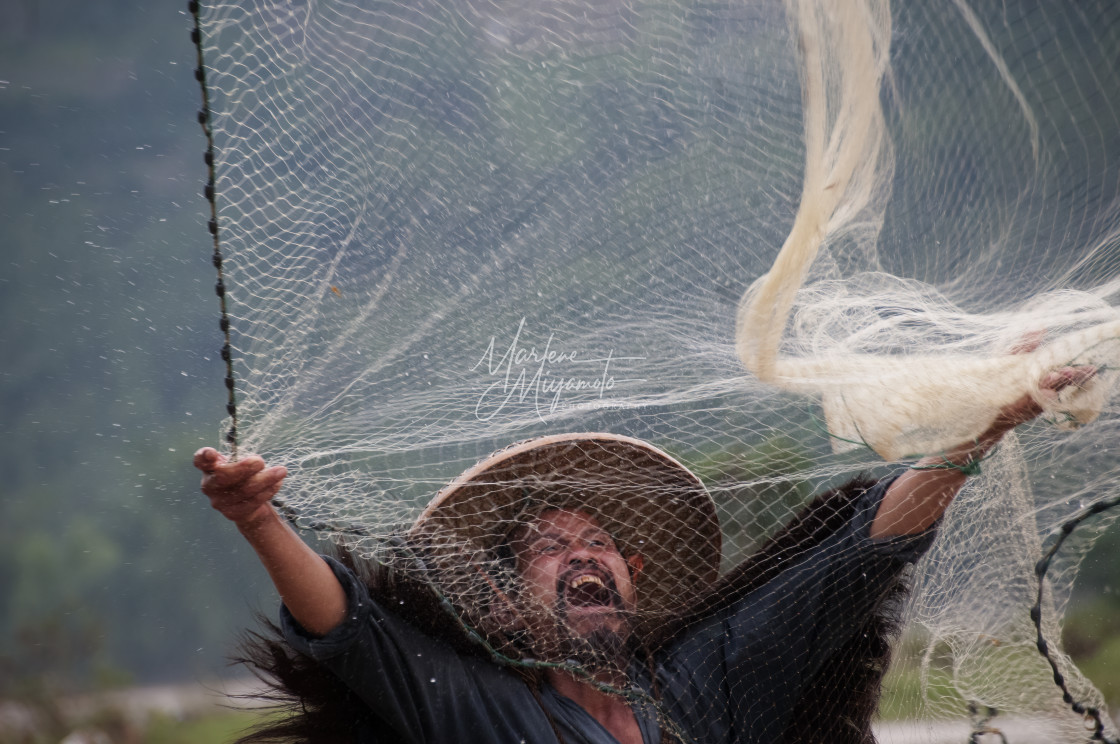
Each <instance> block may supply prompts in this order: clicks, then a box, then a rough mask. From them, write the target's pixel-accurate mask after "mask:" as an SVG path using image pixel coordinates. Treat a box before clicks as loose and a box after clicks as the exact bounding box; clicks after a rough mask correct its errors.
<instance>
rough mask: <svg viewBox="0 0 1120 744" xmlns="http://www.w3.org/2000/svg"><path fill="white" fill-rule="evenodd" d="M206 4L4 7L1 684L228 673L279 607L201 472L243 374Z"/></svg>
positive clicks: (1, 689)
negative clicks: (206, 124)
mask: <svg viewBox="0 0 1120 744" xmlns="http://www.w3.org/2000/svg"><path fill="white" fill-rule="evenodd" d="M186 10H187V4H186V1H185V0H184V2H182V3H178V2H174V3H169V2H161V3H141V2H137V1H136V0H102V1H101V2H97V3H88V2H74V1H71V2H62V3H41V2H38V0H5V2H4V3H3V13H2V17H3V20H2V21H0V223H2V225H3V227H2V233H0V234H2V236H3V237H2V241H3V261H4V267H3V269H2V270H0V301H2V303H3V324H2V331H0V348H2V349H3V361H2V362H0V370H3V378H2V380H3V386H2V387H0V400H2V405H3V412H2V413H0V421H2V422H3V429H4V431H3V439H4V442H5V443H6V444H5V446H4V447H3V449H2V450H0V472H3V479H2V485H0V493H2V498H0V695H2V696H13V695H20V694H26V693H27V692H28V691H29V690H31V689H34V688H36V687H40V688H41V687H44V686H46V687H49V688H50V689H52V690H58V691H62V692H68V691H74V690H81V689H87V688H90V687H96V686H106V685H115V684H122V683H129V682H135V683H141V682H143V683H155V682H168V681H176V682H178V681H184V680H196V679H199V680H201V679H209V678H211V677H213V676H215V675H219V674H223V673H225V672H226V662H225V657H226V655H227V654H228V652H229V651H230V649H231V645H232V643H233V642H234V640H235V635H236V631H237V629H238V628H240V627H243V626H245V625H247V624H248V623H249V616H250V613H251V611H252V610H253V609H266V610H269V611H271V610H272V609H273V604H274V599H273V598H272V596H271V595H270V593H269V592H270V590H269V587H268V584H267V580H266V578H265V577H264V575H263V572H261V571H259V570H258V569H257V567H256V565H255V562H254V560H252V558H251V554H250V553H248V552H247V550H246V549H245V548H244V547H243V546H242V544H241V543H240V539H239V538H238V536H237V535H236V533H235V531H234V530H231V529H229V527H228V525H227V524H224V523H223V520H222V519H221V518H220V517H219V516H218V515H217V514H215V513H212V512H211V510H210V509H209V508H208V507H207V505H206V501H205V499H204V498H203V497H202V496H201V494H199V493H198V490H197V483H198V479H197V475H196V473H195V472H194V470H193V468H191V466H190V458H191V454H192V452H193V451H194V450H195V449H196V448H197V447H199V446H201V445H203V444H212V443H216V442H217V441H218V440H219V430H218V426H219V422H220V420H221V418H222V417H223V415H224V387H223V385H222V375H223V370H222V367H221V364H220V362H219V359H218V354H217V351H218V349H219V347H220V343H221V338H220V335H219V331H218V321H217V313H218V302H217V298H216V297H215V295H214V291H213V284H214V269H213V267H212V266H211V265H210V262H209V253H210V250H211V248H210V246H209V244H208V242H209V235H208V234H207V232H206V227H205V224H206V218H207V214H206V204H205V202H204V201H203V199H202V197H201V195H200V192H201V187H202V185H203V179H204V178H205V170H204V164H203V161H202V153H203V149H204V147H205V140H204V138H203V135H202V132H201V129H200V128H199V126H198V124H197V122H196V119H195V116H196V112H197V110H198V107H199V101H200V93H199V90H198V85H197V83H195V81H194V77H193V70H194V67H195V64H194V47H193V45H192V44H191V43H190V38H189V33H190V28H191V19H190V17H189V16H188V15H187V13H186Z"/></svg>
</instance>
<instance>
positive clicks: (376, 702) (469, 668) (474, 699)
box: [280, 558, 554, 743]
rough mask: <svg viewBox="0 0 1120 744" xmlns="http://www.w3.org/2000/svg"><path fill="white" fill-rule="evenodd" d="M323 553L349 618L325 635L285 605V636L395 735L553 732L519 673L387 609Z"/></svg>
mask: <svg viewBox="0 0 1120 744" xmlns="http://www.w3.org/2000/svg"><path fill="white" fill-rule="evenodd" d="M324 560H326V561H327V563H328V564H329V565H330V566H331V568H332V569H333V570H334V573H335V576H337V577H338V580H339V581H340V582H341V583H342V587H343V589H344V591H345V592H346V602H347V609H346V617H345V619H344V620H343V622H342V623H341V624H340V625H338V626H337V627H336V628H334V629H333V630H331V631H330V632H329V633H327V634H326V635H325V636H323V637H321V638H320V637H315V636H312V635H310V634H309V633H307V632H306V631H305V630H304V629H303V628H302V627H300V625H299V623H298V622H296V620H295V618H293V617H292V615H291V613H290V612H289V611H288V609H287V608H286V607H281V611H280V625H281V628H282V630H283V633H284V637H285V639H286V640H287V641H288V643H289V644H291V645H292V647H293V648H295V649H296V650H297V651H299V652H301V653H303V654H306V655H307V656H310V657H311V658H313V659H315V660H316V661H319V662H320V663H322V664H323V665H324V666H326V667H327V668H329V669H330V670H331V671H333V672H334V673H335V674H336V675H337V676H338V677H339V678H340V679H341V680H342V681H343V682H345V683H346V684H347V685H348V686H349V687H350V689H352V690H353V691H354V692H355V693H356V694H357V695H358V696H359V697H360V698H361V699H362V700H364V701H365V702H366V704H367V705H369V706H370V708H371V709H372V711H373V712H374V713H375V714H376V715H377V716H378V717H379V718H380V719H381V720H382V721H383V722H384V723H385V724H386V725H387V726H389V727H391V728H392V729H393V731H394V733H395V734H396V736H395V737H394V741H400V742H417V743H418V742H455V741H463V740H464V739H462V738H460V737H462V736H464V733H463V732H471V731H474V732H477V733H478V736H479V739H478V740H480V741H511V742H517V741H521V740H522V739H526V740H528V741H549V740H550V739H552V738H554V737H552V735H551V727H550V726H549V724H548V720H547V718H545V716H544V713H543V712H542V711H541V709H540V706H538V705H536V704H534V701H533V698H532V695H531V693H530V692H529V691H528V689H527V688H526V687H525V685H524V684H522V683H521V682H520V681H519V680H518V679H517V678H516V677H515V676H514V675H512V674H509V673H508V672H507V671H506V670H503V669H501V668H499V667H498V666H496V665H495V664H493V663H490V662H489V661H487V660H485V659H481V658H477V657H474V656H463V655H460V654H458V653H456V652H455V651H454V650H453V649H452V648H451V647H450V646H449V645H447V644H446V643H443V642H441V641H438V640H436V639H434V638H432V637H430V636H428V635H426V634H424V633H423V632H421V631H420V630H418V629H416V628H415V627H413V626H412V625H411V624H410V623H408V622H407V621H406V620H404V619H403V618H402V617H400V616H398V615H396V614H394V613H391V612H387V611H385V609H384V608H383V607H381V605H380V604H379V603H378V602H377V601H376V600H373V599H371V597H370V595H369V591H368V589H367V588H366V587H365V585H364V584H363V583H362V582H361V581H359V580H358V579H357V577H355V576H354V574H353V573H351V572H350V571H349V570H347V569H346V568H345V567H343V566H342V565H341V564H339V563H338V562H336V561H334V560H332V559H330V558H324ZM542 734H547V735H542Z"/></svg>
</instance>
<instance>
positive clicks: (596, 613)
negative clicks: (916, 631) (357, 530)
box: [194, 368, 1095, 744]
mask: <svg viewBox="0 0 1120 744" xmlns="http://www.w3.org/2000/svg"><path fill="white" fill-rule="evenodd" d="M1093 374H1095V370H1093V369H1091V368H1066V369H1062V370H1059V371H1057V372H1053V373H1051V374H1049V375H1048V376H1047V377H1045V378H1044V379H1043V380H1042V382H1041V387H1042V388H1044V389H1048V390H1060V389H1062V388H1064V387H1066V386H1068V385H1071V384H1081V383H1083V382H1084V381H1085V380H1086V379H1088V378H1089V377H1091V376H1092V375H1093ZM1039 412H1040V408H1039V407H1038V405H1037V404H1036V403H1035V402H1034V400H1033V399H1032V398H1031V397H1030V396H1024V397H1023V398H1022V399H1021V400H1019V401H1018V402H1016V403H1015V404H1012V405H1010V406H1008V407H1006V408H1004V409H1003V410H1002V411H1001V412H1000V415H999V416H998V417H997V418H996V420H995V421H994V422H993V423H992V424H991V426H990V427H989V428H988V430H987V431H985V432H984V433H983V434H982V435H981V436H980V437H979V438H978V439H977V440H976V441H972V442H968V443H966V444H963V445H961V446H959V447H957V448H955V449H953V450H951V451H949V452H946V453H943V454H942V455H939V456H937V457H931V458H927V459H924V460H922V461H919V463H917V464H916V465H915V466H913V467H911V468H910V469H908V470H906V471H905V472H903V473H902V474H900V475H898V476H897V477H892V478H887V479H884V480H881V481H879V482H877V483H875V482H853V483H852V484H849V485H848V486H845V487H842V488H840V489H837V490H836V491H834V492H830V493H829V494H827V495H826V496H824V497H820V498H818V499H817V500H816V501H815V502H814V504H813V505H811V506H810V507H809V508H808V510H807V511H806V512H805V513H803V514H802V515H801V517H800V518H799V519H798V520H795V523H794V524H792V525H790V526H787V528H786V529H785V531H783V532H782V533H781V534H779V535H778V536H777V537H775V538H773V539H772V540H771V541H770V543H769V545H768V546H767V547H765V548H764V549H763V550H762V551H761V552H760V553H759V554H758V555H756V556H755V557H754V558H752V559H748V561H746V562H745V563H744V564H743V565H742V566H740V567H738V568H737V569H735V570H733V571H732V572H730V573H729V574H728V575H727V576H725V577H723V578H722V579H717V573H718V568H719V562H720V528H719V524H718V520H717V518H716V513H715V507H714V504H713V502H712V499H711V497H710V496H709V495H708V493H707V491H706V490H705V489H704V486H703V485H702V484H701V483H700V481H699V480H698V479H697V478H696V477H695V476H694V475H693V474H692V473H690V472H689V471H688V470H687V469H686V468H685V467H684V466H683V465H682V464H680V463H679V462H678V461H676V460H675V459H673V458H672V457H671V456H670V455H668V454H666V453H665V452H662V451H661V450H658V449H657V448H655V447H653V446H652V445H650V444H648V443H646V442H643V441H640V440H637V439H632V438H629V437H623V436H619V435H613V434H601V433H599V434H566V435H554V436H547V437H541V438H538V439H534V440H530V441H528V442H523V443H521V444H518V445H514V446H512V447H510V448H507V449H506V450H503V451H501V452H499V453H497V454H495V455H493V456H491V457H490V458H487V459H486V460H483V461H482V462H480V463H478V464H477V465H475V466H474V467H472V468H471V469H469V470H468V471H466V472H465V473H464V474H463V475H461V476H460V477H459V478H457V479H456V480H455V481H454V482H452V483H451V484H450V485H449V486H448V487H447V488H445V489H443V490H442V491H441V492H440V493H439V494H438V495H437V496H436V498H435V499H434V500H433V501H432V502H431V504H430V505H429V506H428V508H427V509H426V510H425V511H424V512H423V514H422V515H421V516H420V518H419V519H418V520H417V522H416V523H415V524H414V525H413V526H412V528H411V529H410V530H409V531H408V532H407V534H406V535H404V536H403V538H402V539H401V540H399V541H398V543H399V544H403V545H405V546H407V547H406V549H405V550H406V555H407V557H408V560H409V561H411V564H410V565H419V566H421V567H422V568H421V569H415V571H419V572H420V573H422V574H424V576H425V578H426V580H430V581H431V582H432V583H433V584H434V585H435V586H437V587H443V590H444V591H445V592H446V593H445V594H443V595H441V596H440V597H438V598H437V599H438V600H439V601H438V602H435V603H429V606H428V608H427V609H426V610H423V611H418V610H416V609H415V606H414V607H413V608H412V612H411V613H410V611H409V607H407V606H406V605H408V604H413V605H414V604H415V603H408V602H405V600H404V599H401V600H400V601H396V600H395V598H396V597H397V596H402V597H403V596H404V594H399V595H398V594H394V593H393V590H392V589H391V586H398V588H399V584H393V583H392V582H385V581H384V580H383V579H382V580H378V581H370V580H363V579H360V578H358V575H357V573H356V572H355V571H354V570H351V568H348V567H347V566H344V565H343V563H341V562H339V561H338V560H335V559H333V558H329V557H324V556H320V555H319V554H317V553H316V552H315V551H313V550H312V549H311V548H310V547H309V546H308V545H307V544H306V543H304V542H303V541H302V540H301V539H300V538H299V536H298V535H297V534H296V533H295V532H294V531H293V530H292V529H291V528H290V527H289V526H288V525H287V523H286V522H285V520H284V519H283V518H282V517H281V516H280V515H279V514H278V513H277V511H276V510H275V509H274V508H273V506H272V505H271V504H270V500H271V499H272V497H274V496H275V495H276V494H277V493H278V492H279V491H280V488H281V484H282V482H283V480H284V478H285V476H286V474H287V473H286V470H285V469H284V468H283V467H280V466H273V467H266V465H265V462H264V461H263V460H262V459H261V458H260V457H257V456H247V457H243V458H242V459H240V460H238V461H236V462H233V461H230V460H227V459H226V458H225V457H224V456H223V455H221V454H219V453H218V452H217V451H215V450H214V449H211V448H204V449H201V450H199V451H198V452H197V453H196V454H195V457H194V464H195V466H196V467H197V468H198V469H199V470H201V471H202V472H203V473H204V476H203V479H202V491H203V492H204V493H205V494H206V495H207V496H209V498H210V500H211V503H212V505H213V507H214V508H215V509H217V510H218V511H219V512H221V513H222V514H223V515H224V516H225V517H227V518H228V519H230V520H231V521H233V522H234V524H235V525H236V526H237V528H238V529H239V530H240V532H241V534H242V535H243V536H244V537H245V538H246V540H247V541H248V542H249V544H250V545H251V546H252V547H253V549H254V550H255V551H256V553H257V555H258V556H259V558H260V560H261V562H262V563H263V564H264V566H265V568H266V569H267V571H268V573H269V575H270V577H271V578H272V581H273V582H274V584H275V586H276V588H277V590H278V591H279V594H280V597H281V600H282V602H283V606H282V608H281V629H282V633H283V637H284V639H285V641H286V643H287V644H289V645H290V647H291V648H292V649H294V650H295V652H296V653H295V654H291V655H288V656H284V657H283V658H284V659H285V660H286V661H284V663H279V662H276V659H277V658H279V657H277V654H281V652H280V651H278V650H277V649H278V648H279V645H278V644H276V643H273V644H272V646H270V649H271V651H270V654H271V656H270V655H268V654H264V656H266V657H267V658H266V660H265V662H264V666H268V667H270V668H271V671H272V672H273V674H274V675H276V676H279V677H281V678H283V677H284V674H285V671H284V669H286V668H288V667H290V666H291V665H292V664H295V665H296V666H298V665H299V664H307V663H311V664H312V665H313V666H316V667H318V668H321V669H326V670H329V672H330V674H331V675H333V679H334V680H335V681H336V682H337V683H341V685H342V686H343V688H344V690H345V691H348V693H349V697H350V698H352V699H353V701H354V705H356V706H357V707H358V708H359V709H361V712H360V714H355V715H354V716H352V717H351V718H350V720H348V721H347V722H345V723H343V724H341V729H339V728H337V727H338V725H340V722H339V721H338V720H334V721H331V722H330V724H331V725H334V726H336V728H335V729H332V730H335V731H337V730H345V731H346V733H347V736H348V737H349V738H350V739H351V740H352V741H357V742H374V741H376V742H380V741H399V742H503V743H504V742H510V743H511V744H517V743H518V742H532V743H533V744H537V743H538V742H563V743H564V744H658V743H664V744H669V742H682V743H683V742H697V743H709V742H710V743H712V744H716V743H719V744H722V743H724V742H732V741H734V742H767V744H769V743H771V742H783V741H785V742H795V741H805V742H810V741H812V742H822V741H828V742H870V741H873V738H872V737H871V733H870V720H871V715H872V714H873V712H874V706H875V701H876V698H877V695H878V689H879V683H880V681H881V677H882V674H883V673H884V671H885V666H886V663H887V661H888V657H889V644H888V640H889V638H888V636H889V635H890V632H891V629H892V627H893V626H894V624H895V623H896V622H897V616H896V614H897V598H898V596H899V594H900V587H902V586H903V583H904V582H903V579H904V576H905V570H906V567H907V566H908V565H910V564H912V563H913V562H914V561H915V560H917V559H918V558H919V557H920V556H921V555H922V553H923V552H924V551H925V550H926V549H927V548H928V547H929V545H930V544H931V542H932V540H933V536H934V534H933V533H934V530H935V526H936V524H937V522H938V520H939V519H940V517H941V515H942V514H943V512H944V511H945V509H946V507H947V506H948V505H949V503H950V502H951V501H952V499H953V497H954V496H955V495H956V494H957V492H958V491H959V490H960V488H961V487H962V486H963V484H964V483H965V481H966V479H967V477H968V474H969V473H972V472H975V470H976V465H977V463H978V462H979V461H980V460H981V459H982V458H983V457H984V456H985V455H986V453H988V452H989V451H990V450H991V448H992V447H994V446H995V445H996V444H997V443H998V442H999V441H1000V439H1001V438H1002V437H1003V436H1004V435H1005V434H1006V433H1007V432H1008V431H1010V430H1012V429H1013V428H1015V427H1016V426H1018V425H1020V424H1022V423H1024V422H1026V421H1029V420H1031V419H1032V418H1034V417H1035V416H1037V415H1038V413H1039ZM406 562H407V561H406ZM420 593H421V594H423V592H420ZM448 605H452V606H454V608H455V610H456V613H457V615H458V617H459V618H460V619H461V620H463V625H464V626H466V627H469V628H472V629H473V635H472V634H471V633H469V632H466V633H462V632H461V633H459V636H460V637H459V638H458V639H454V638H450V637H449V636H453V635H455V631H454V629H453V630H452V631H451V632H448V631H447V630H446V624H445V629H444V630H443V631H440V630H438V629H436V626H438V625H439V622H435V623H432V622H429V621H430V620H432V618H431V617H428V616H425V614H424V613H425V612H427V613H428V615H432V614H437V615H438V614H442V615H444V616H445V617H444V619H446V616H447V615H449V613H448V612H447V610H446V608H447V606H448ZM460 630H462V629H461V628H460ZM464 635H466V636H470V638H467V642H466V643H464ZM484 646H485V648H483V647H484ZM480 648H483V651H482V652H481V653H480V652H479V649H480ZM472 649H473V652H472ZM281 655H282V654H281ZM260 658H261V656H260V655H258V657H257V659H258V663H261V662H260ZM278 669H279V671H278ZM319 679H320V682H319V683H316V684H318V685H319V687H322V686H323V685H325V684H329V683H328V682H323V681H322V679H323V678H319ZM280 683H281V684H283V683H284V680H283V679H281V680H280ZM298 687H299V685H298V684H292V685H289V688H297V689H295V690H294V694H296V695H297V696H301V697H303V698H304V700H303V703H304V704H303V706H302V708H301V709H302V710H305V711H306V710H311V711H312V713H314V711H315V710H316V708H315V705H309V704H308V702H307V699H308V698H309V697H310V698H314V697H315V696H316V694H319V697H320V698H325V702H324V703H323V705H326V706H327V708H330V706H331V705H335V704H336V702H335V701H334V700H333V698H332V695H325V694H322V692H323V691H322V690H318V691H317V690H315V689H312V690H310V691H308V690H307V687H308V686H307V685H304V689H303V690H302V691H301V690H300V689H298ZM311 687H312V688H314V687H315V686H314V685H311ZM334 710H336V711H337V705H336V707H335V708H334ZM333 717H334V719H338V718H340V717H341V716H340V715H339V714H338V713H337V712H336V713H335V714H333ZM279 728H280V729H283V726H281V727H279ZM293 730H294V729H293ZM300 730H301V731H303V732H304V735H305V738H306V739H307V740H316V738H317V735H319V736H322V735H323V730H322V729H317V727H315V726H305V727H304V728H303V729H300ZM334 735H335V734H332V736H334ZM320 740H326V739H322V738H321V739H320Z"/></svg>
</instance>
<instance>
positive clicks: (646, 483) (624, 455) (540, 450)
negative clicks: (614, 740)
mask: <svg viewBox="0 0 1120 744" xmlns="http://www.w3.org/2000/svg"><path fill="white" fill-rule="evenodd" d="M549 506H554V507H563V508H566V509H579V510H583V511H586V512H587V513H589V514H590V515H592V516H593V517H594V518H595V519H596V520H597V521H598V523H599V525H600V526H601V527H603V528H604V529H606V530H607V531H608V532H610V533H611V535H612V536H613V537H614V539H615V541H616V543H617V545H618V548H619V551H620V552H621V553H622V554H623V555H631V554H633V553H641V554H642V556H643V558H644V563H645V565H644V567H643V568H642V571H641V572H640V573H639V574H638V577H637V579H636V589H637V596H638V613H639V616H640V617H642V618H644V619H646V620H649V619H651V618H654V617H662V616H664V615H666V614H669V613H676V612H679V611H681V610H683V609H685V608H686V607H687V606H688V603H689V602H690V601H692V600H693V599H694V598H695V597H696V596H697V595H698V594H699V593H700V592H701V591H703V590H704V589H705V588H706V587H708V586H709V585H710V584H711V583H712V582H713V581H714V580H715V578H716V575H717V573H718V570H719V561H720V539H721V538H720V529H719V520H718V519H717V517H716V512H715V504H714V502H713V501H712V498H711V496H710V495H709V494H708V492H707V490H706V489H705V488H704V485H703V484H702V483H701V482H700V480H699V479H698V478H697V477H696V476H695V475H693V474H692V473H691V472H690V471H689V470H688V469H687V468H686V467H685V466H684V465H682V464H681V463H680V462H678V461H677V460H675V459H674V458H673V457H671V456H670V455H668V454H667V453H665V452H663V451H661V450H659V449H657V448H656V447H654V446H653V445H651V444H649V443H647V442H643V441H641V440H639V439H633V438H631V437H624V436H619V435H617V434H603V433H592V434H558V435H551V436H545V437H539V438H537V439H531V440H528V441H525V442H520V443H518V444H514V445H512V446H510V447H507V448H506V449H503V450H501V451H499V452H497V453H495V454H493V455H491V456H490V457H488V458H486V459H485V460H483V461H481V462H479V463H478V464H476V465H475V466H473V467H471V468H470V469H468V470H467V471H466V472H465V473H463V474H462V475H460V476H459V477H458V478H456V479H455V480H454V481H453V482H452V483H450V484H449V485H448V486H447V487H445V488H444V489H442V490H441V491H440V492H439V494H437V495H436V497H435V498H434V499H433V500H432V501H431V503H430V504H428V506H427V508H426V509H425V510H424V512H423V513H422V514H421V515H420V518H419V519H418V520H417V521H416V524H415V525H414V526H413V528H412V534H413V536H414V537H416V538H419V539H420V540H422V541H423V543H424V544H426V545H427V547H428V549H429V550H430V551H431V553H430V555H431V556H432V557H433V558H435V559H436V562H437V563H438V564H441V565H442V566H445V567H446V566H448V565H449V564H454V563H457V564H458V565H459V566H464V565H469V564H471V563H472V562H474V561H478V560H480V559H483V558H482V557H483V556H485V555H492V554H493V553H492V551H493V549H494V548H495V547H497V546H498V545H499V544H501V543H502V542H504V541H505V540H506V539H507V537H508V535H509V532H510V531H511V530H512V529H513V527H514V526H516V525H517V524H519V523H520V522H521V521H522V520H523V519H525V518H528V517H531V516H535V514H537V513H539V511H540V510H542V509H543V508H546V507H549Z"/></svg>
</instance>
